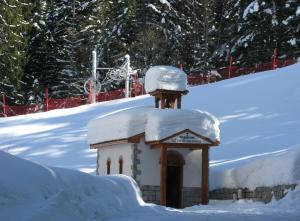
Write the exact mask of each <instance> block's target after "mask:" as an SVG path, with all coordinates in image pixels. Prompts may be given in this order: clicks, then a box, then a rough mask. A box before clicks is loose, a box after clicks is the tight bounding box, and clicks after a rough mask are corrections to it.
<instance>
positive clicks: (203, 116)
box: [88, 107, 220, 144]
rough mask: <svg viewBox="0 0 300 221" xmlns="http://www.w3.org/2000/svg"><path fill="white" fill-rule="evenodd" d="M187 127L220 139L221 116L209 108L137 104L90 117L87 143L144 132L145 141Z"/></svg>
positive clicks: (163, 136)
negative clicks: (188, 108)
mask: <svg viewBox="0 0 300 221" xmlns="http://www.w3.org/2000/svg"><path fill="white" fill-rule="evenodd" d="M185 129H190V130H191V131H193V132H195V133H198V134H200V135H202V136H205V137H207V138H209V139H210V140H212V141H216V140H217V141H218V140H219V137H220V130H219V121H218V119H217V118H216V117H214V116H213V115H211V114H209V113H207V112H204V111H200V110H176V109H175V110H173V109H163V110H162V109H157V108H153V107H135V108H129V109H123V110H120V111H116V112H113V113H112V114H109V115H103V116H100V117H98V118H97V119H95V120H91V121H90V122H89V124H88V143H89V144H95V143H102V142H106V141H113V140H119V139H125V138H129V137H132V136H134V135H138V134H141V133H144V132H145V138H146V141H157V140H162V139H164V138H166V137H168V136H170V135H173V134H175V133H177V132H181V131H183V130H185Z"/></svg>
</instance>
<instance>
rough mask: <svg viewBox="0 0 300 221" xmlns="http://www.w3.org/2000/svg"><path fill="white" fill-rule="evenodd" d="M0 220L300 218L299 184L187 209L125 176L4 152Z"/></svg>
mask: <svg viewBox="0 0 300 221" xmlns="http://www.w3.org/2000/svg"><path fill="white" fill-rule="evenodd" d="M0 173H1V176H0V220H18V221H40V220H43V221H60V220H62V221H69V220H72V221H92V220H109V221H120V220H124V221H125V220H128V221H129V220H130V221H132V220H136V221H137V220H141V221H142V220H143V221H153V220H162V221H169V220H173V221H182V220H185V221H192V220H206V221H207V220H208V221H209V220H211V221H218V220H222V221H226V220H227V221H230V220H241V219H242V220H244V221H250V220H256V221H259V220H261V221H263V220H272V221H282V220H288V221H299V217H300V189H299V188H297V189H296V190H295V191H292V192H289V193H288V195H287V196H286V197H285V198H284V199H283V200H281V201H278V202H276V201H274V202H271V203H269V204H263V203H253V202H247V201H236V202H234V203H232V202H230V201H221V202H216V201H212V202H211V203H210V205H208V206H194V207H191V208H186V209H183V210H176V209H171V208H165V207H162V206H158V205H154V204H146V203H144V202H143V200H142V199H141V197H140V195H139V191H138V189H137V188H136V184H135V182H134V181H133V180H132V179H131V178H129V177H126V176H122V175H118V176H92V175H89V174H86V173H82V172H78V171H75V170H69V169H63V168H54V167H45V166H41V165H38V164H35V163H32V162H30V161H27V160H23V159H19V158H17V157H15V156H12V155H10V154H7V153H4V152H2V151H0Z"/></svg>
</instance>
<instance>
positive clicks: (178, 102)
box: [177, 96, 181, 109]
mask: <svg viewBox="0 0 300 221" xmlns="http://www.w3.org/2000/svg"><path fill="white" fill-rule="evenodd" d="M177 109H181V96H178V97H177Z"/></svg>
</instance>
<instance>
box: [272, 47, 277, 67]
mask: <svg viewBox="0 0 300 221" xmlns="http://www.w3.org/2000/svg"><path fill="white" fill-rule="evenodd" d="M276 68H277V48H274V52H273V70H274V69H276Z"/></svg>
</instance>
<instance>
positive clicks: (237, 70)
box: [188, 59, 297, 86]
mask: <svg viewBox="0 0 300 221" xmlns="http://www.w3.org/2000/svg"><path fill="white" fill-rule="evenodd" d="M296 62H297V60H296V59H290V60H277V62H276V67H277V68H282V67H285V66H289V65H292V64H295V63H296ZM272 69H274V62H269V63H264V64H258V65H256V66H254V67H237V66H231V67H224V68H220V69H218V73H219V74H220V76H216V75H214V76H206V75H203V74H192V75H189V76H188V85H190V86H194V85H201V84H207V83H211V82H216V81H220V80H224V79H228V78H234V77H238V76H241V75H247V74H251V73H257V72H262V71H268V70H272Z"/></svg>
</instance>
